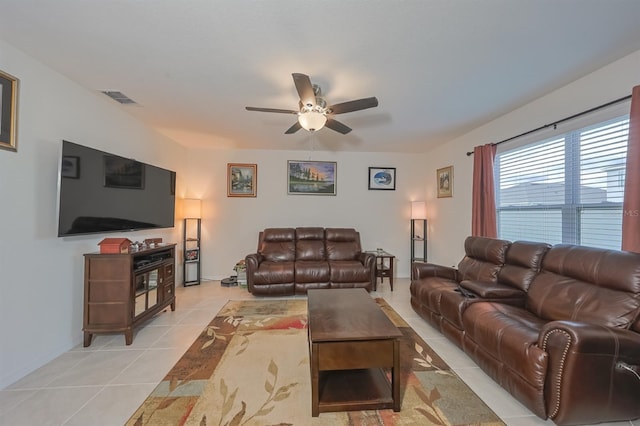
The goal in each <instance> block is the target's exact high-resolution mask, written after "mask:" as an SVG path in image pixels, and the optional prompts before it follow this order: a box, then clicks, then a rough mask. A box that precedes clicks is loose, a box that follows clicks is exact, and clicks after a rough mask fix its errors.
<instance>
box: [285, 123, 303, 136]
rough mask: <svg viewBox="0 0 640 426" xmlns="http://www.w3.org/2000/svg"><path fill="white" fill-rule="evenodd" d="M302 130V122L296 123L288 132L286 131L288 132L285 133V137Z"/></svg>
mask: <svg viewBox="0 0 640 426" xmlns="http://www.w3.org/2000/svg"><path fill="white" fill-rule="evenodd" d="M300 129H302V126H301V125H300V122H298V121H296V123H295V124H294V125H293V126H291V127H289V128H288V129H287V131H286V132H284V134H285V135H290V134H292V133H295V132H297V131H298V130H300Z"/></svg>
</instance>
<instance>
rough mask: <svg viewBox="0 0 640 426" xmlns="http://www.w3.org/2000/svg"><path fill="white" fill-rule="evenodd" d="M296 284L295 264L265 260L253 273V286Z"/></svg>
mask: <svg viewBox="0 0 640 426" xmlns="http://www.w3.org/2000/svg"><path fill="white" fill-rule="evenodd" d="M293 282H294V268H293V262H287V261H277V262H273V261H270V260H265V261H264V262H262V263H260V266H259V267H258V270H257V271H255V272H254V273H253V284H254V285H261V284H280V283H293Z"/></svg>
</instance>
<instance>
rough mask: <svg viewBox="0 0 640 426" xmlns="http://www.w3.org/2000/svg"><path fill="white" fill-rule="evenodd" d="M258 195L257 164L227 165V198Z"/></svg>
mask: <svg viewBox="0 0 640 426" xmlns="http://www.w3.org/2000/svg"><path fill="white" fill-rule="evenodd" d="M257 194H258V165H257V164H238V163H229V164H227V197H255V196H257Z"/></svg>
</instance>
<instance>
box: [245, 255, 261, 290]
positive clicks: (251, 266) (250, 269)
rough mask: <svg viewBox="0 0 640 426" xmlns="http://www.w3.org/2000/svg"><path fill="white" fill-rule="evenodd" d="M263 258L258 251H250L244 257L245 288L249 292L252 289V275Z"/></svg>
mask: <svg viewBox="0 0 640 426" xmlns="http://www.w3.org/2000/svg"><path fill="white" fill-rule="evenodd" d="M263 260H264V257H263V256H262V255H261V254H259V253H251V254H248V255H246V256H245V258H244V263H245V266H246V272H247V290H249V291H250V292H252V290H253V275H254V274H255V273H256V271H257V270H258V267H259V266H260V263H261V262H262V261H263Z"/></svg>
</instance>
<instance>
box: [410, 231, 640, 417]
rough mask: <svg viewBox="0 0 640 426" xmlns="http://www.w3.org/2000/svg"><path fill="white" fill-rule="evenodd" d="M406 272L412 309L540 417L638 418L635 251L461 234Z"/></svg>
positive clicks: (638, 258)
mask: <svg viewBox="0 0 640 426" xmlns="http://www.w3.org/2000/svg"><path fill="white" fill-rule="evenodd" d="M412 274H413V279H412V281H411V287H410V289H411V290H410V292H411V304H412V306H413V309H414V310H415V311H416V312H418V314H420V316H421V317H423V318H425V319H426V320H428V321H429V322H430V323H431V324H432V325H434V326H435V327H437V328H438V329H439V330H440V331H441V332H442V333H443V334H444V335H445V336H447V337H448V338H449V339H450V340H452V341H453V342H455V343H456V344H457V345H458V346H460V347H461V348H462V349H463V350H464V351H465V352H466V353H467V354H468V355H469V356H470V357H471V358H472V359H473V360H474V361H475V362H476V363H477V364H478V365H479V366H480V367H481V368H482V369H483V370H484V371H485V372H486V373H487V374H488V375H489V376H491V377H492V378H493V379H494V380H495V381H496V382H498V383H499V384H500V385H501V386H502V387H503V388H505V389H506V390H507V391H508V392H509V393H511V394H512V395H513V396H514V397H515V398H516V399H518V400H519V401H520V402H522V403H523V404H524V405H525V406H527V407H528V408H529V409H530V410H531V411H532V412H534V413H535V414H536V415H538V416H539V417H541V418H543V419H547V418H550V419H552V420H553V421H554V422H555V423H556V424H559V425H576V424H588V423H598V422H613V421H620V420H631V419H636V418H640V399H638V395H640V255H639V254H635V253H629V252H622V251H612V250H604V249H596V248H590V247H583V246H574V245H566V244H561V245H556V246H553V247H551V246H549V245H547V244H542V243H532V242H523V241H516V242H513V243H512V242H509V241H504V240H496V239H489V238H482V237H469V238H467V239H466V241H465V257H464V258H463V259H462V260H461V261H460V263H459V265H458V267H457V268H449V267H444V266H439V265H432V264H419V263H415V264H413V265H412Z"/></svg>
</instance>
